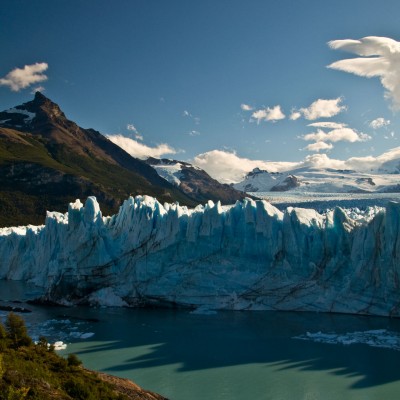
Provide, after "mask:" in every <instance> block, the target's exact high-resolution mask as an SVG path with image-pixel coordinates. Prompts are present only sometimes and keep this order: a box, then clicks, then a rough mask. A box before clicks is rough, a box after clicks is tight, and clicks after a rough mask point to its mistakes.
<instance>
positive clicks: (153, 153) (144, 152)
mask: <svg viewBox="0 0 400 400" xmlns="http://www.w3.org/2000/svg"><path fill="white" fill-rule="evenodd" d="M107 137H108V139H110V140H111V141H112V142H114V143H115V144H116V145H118V146H119V147H121V148H122V149H124V150H125V151H126V152H127V153H129V154H130V155H131V156H133V157H137V158H142V159H145V158H148V157H155V158H161V157H162V156H164V155H165V154H176V153H177V151H176V150H175V149H174V148H173V147H171V146H169V145H168V144H166V143H161V144H159V145H157V146H156V147H149V146H146V145H145V144H143V143H139V142H138V141H136V140H134V139H131V138H128V137H126V136H123V135H108V136H107Z"/></svg>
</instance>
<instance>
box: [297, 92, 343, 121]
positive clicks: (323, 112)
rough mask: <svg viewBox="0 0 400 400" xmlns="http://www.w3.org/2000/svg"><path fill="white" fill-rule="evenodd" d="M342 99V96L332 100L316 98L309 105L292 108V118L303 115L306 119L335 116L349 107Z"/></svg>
mask: <svg viewBox="0 0 400 400" xmlns="http://www.w3.org/2000/svg"><path fill="white" fill-rule="evenodd" d="M342 101H343V98H342V97H338V98H337V99H331V100H325V99H318V100H315V101H314V102H313V103H312V104H310V106H309V107H305V108H299V109H294V110H292V113H291V115H290V119H291V120H296V119H299V118H300V117H301V116H302V117H304V118H305V119H307V120H310V121H312V120H315V119H319V118H331V117H334V116H335V115H338V114H340V113H341V112H343V111H345V110H346V109H347V107H346V106H344V105H342V104H341V103H342Z"/></svg>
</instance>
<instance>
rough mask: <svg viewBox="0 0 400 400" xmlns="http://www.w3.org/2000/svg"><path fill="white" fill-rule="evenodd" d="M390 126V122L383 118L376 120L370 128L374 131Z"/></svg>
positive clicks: (371, 123)
mask: <svg viewBox="0 0 400 400" xmlns="http://www.w3.org/2000/svg"><path fill="white" fill-rule="evenodd" d="M388 125H390V120H388V119H385V118H382V117H381V118H376V119H374V120H373V121H371V122H370V123H369V126H370V127H371V128H372V129H379V128H383V127H384V126H388Z"/></svg>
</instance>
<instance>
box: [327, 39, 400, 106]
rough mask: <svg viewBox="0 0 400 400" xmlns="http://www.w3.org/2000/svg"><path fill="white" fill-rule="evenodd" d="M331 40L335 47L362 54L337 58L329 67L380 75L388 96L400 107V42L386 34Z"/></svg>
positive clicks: (357, 73) (332, 45)
mask: <svg viewBox="0 0 400 400" xmlns="http://www.w3.org/2000/svg"><path fill="white" fill-rule="evenodd" d="M328 44H329V46H330V47H331V48H332V49H335V50H344V51H348V52H350V53H354V54H357V55H359V56H362V57H358V58H350V59H346V60H340V61H336V62H334V63H332V64H330V65H328V68H332V69H337V70H339V71H344V72H350V73H352V74H355V75H359V76H364V77H366V78H372V77H379V78H380V81H381V83H382V85H383V87H384V88H385V89H386V93H385V97H387V98H389V99H390V100H391V101H392V105H393V109H395V110H399V109H400V42H397V41H396V40H393V39H390V38H387V37H379V36H368V37H364V38H362V39H360V40H352V39H345V40H333V41H331V42H329V43H328Z"/></svg>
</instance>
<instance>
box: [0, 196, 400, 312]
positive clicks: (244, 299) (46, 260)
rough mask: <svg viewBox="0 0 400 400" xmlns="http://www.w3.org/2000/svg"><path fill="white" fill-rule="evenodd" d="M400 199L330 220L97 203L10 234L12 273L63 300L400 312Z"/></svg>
mask: <svg viewBox="0 0 400 400" xmlns="http://www.w3.org/2000/svg"><path fill="white" fill-rule="evenodd" d="M399 218H400V204H398V203H389V205H388V206H387V207H386V209H380V208H371V209H369V210H368V212H359V213H358V212H357V210H356V211H354V210H353V211H351V212H350V211H349V210H343V209H341V208H336V209H334V210H332V211H329V212H327V213H325V214H323V215H321V214H319V213H318V212H316V211H314V210H307V209H302V208H293V207H289V208H287V209H286V210H285V211H284V212H281V211H279V210H278V209H276V208H275V207H274V206H272V205H271V204H269V203H267V202H266V201H264V200H259V201H254V200H251V199H246V200H244V201H243V202H237V203H236V204H235V205H232V206H224V207H222V206H221V204H220V203H219V202H218V203H215V204H214V203H213V202H211V201H210V202H208V203H207V204H206V205H204V206H197V207H196V208H194V209H188V208H187V207H182V206H180V205H178V204H164V205H162V204H160V203H159V202H158V201H157V200H156V199H154V198H152V197H148V196H137V197H135V198H132V197H130V198H129V199H127V200H126V201H125V202H124V203H123V204H122V206H121V207H120V210H119V213H118V214H116V215H114V216H111V217H103V216H102V214H101V211H100V207H99V205H98V203H97V201H96V199H95V198H94V197H89V198H88V199H87V200H86V202H85V205H83V204H82V203H81V202H80V201H79V200H77V201H76V202H75V203H71V204H70V205H69V208H68V213H66V214H60V213H55V212H53V213H48V214H47V218H46V223H45V225H44V226H42V227H23V228H3V229H0V278H3V279H22V280H27V281H31V282H34V283H36V284H37V285H40V286H42V287H44V288H46V290H47V294H46V299H47V300H51V301H55V302H58V303H63V304H82V303H86V304H87V303H89V304H95V305H102V304H103V305H108V306H110V305H115V306H122V305H124V306H126V305H131V306H134V305H140V304H149V303H150V304H163V305H165V304H174V305H179V306H188V307H195V308H196V307H202V308H204V309H208V310H209V309H240V310H244V309H246V310H308V311H332V312H349V313H362V314H374V315H394V316H399V313H400V311H399V308H398V304H400V302H399V300H400V295H399V284H400V280H399V269H400V240H399V231H400V223H399Z"/></svg>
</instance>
